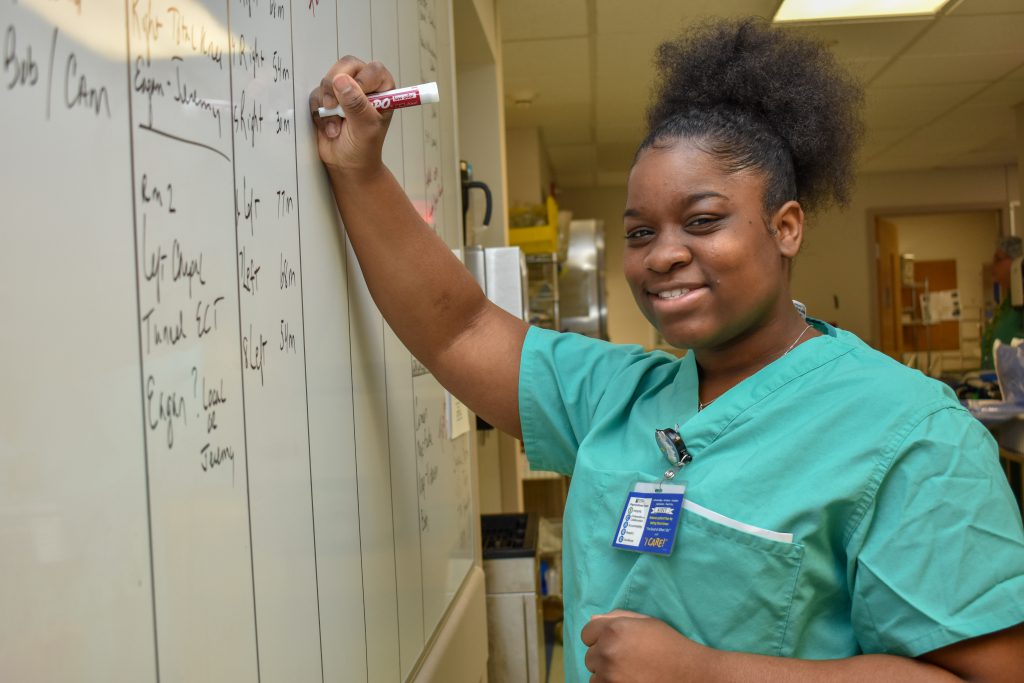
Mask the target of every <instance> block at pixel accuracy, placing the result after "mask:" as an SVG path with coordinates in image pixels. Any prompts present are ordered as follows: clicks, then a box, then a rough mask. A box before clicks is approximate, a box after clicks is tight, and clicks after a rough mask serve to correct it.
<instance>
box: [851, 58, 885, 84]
mask: <svg viewBox="0 0 1024 683" xmlns="http://www.w3.org/2000/svg"><path fill="white" fill-rule="evenodd" d="M840 61H841V62H842V64H843V66H845V67H846V68H847V69H849V71H850V73H852V74H853V75H854V77H855V78H856V79H857V80H858V81H860V82H861V83H870V82H871V80H872V79H873V78H875V76H877V75H878V74H879V73H881V71H882V69H883V68H884V67H885V65H886V64H888V63H889V61H890V59H889V58H888V57H869V58H866V59H843V60H840Z"/></svg>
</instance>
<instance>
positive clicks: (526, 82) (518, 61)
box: [503, 38, 590, 104]
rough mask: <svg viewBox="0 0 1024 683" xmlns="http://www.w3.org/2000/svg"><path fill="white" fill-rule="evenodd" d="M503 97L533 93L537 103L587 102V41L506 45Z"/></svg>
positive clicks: (526, 42)
mask: <svg viewBox="0 0 1024 683" xmlns="http://www.w3.org/2000/svg"><path fill="white" fill-rule="evenodd" d="M503 47H504V49H503V61H504V65H503V75H504V80H505V93H506V96H512V97H518V96H519V95H520V94H525V93H532V94H533V95H534V96H535V103H537V104H541V103H543V104H564V103H571V102H587V101H589V100H590V51H589V48H588V41H587V39H586V38H569V39H566V40H531V41H520V42H514V43H505V44H504V46H503Z"/></svg>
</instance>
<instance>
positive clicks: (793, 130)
mask: <svg viewBox="0 0 1024 683" xmlns="http://www.w3.org/2000/svg"><path fill="white" fill-rule="evenodd" d="M655 62H656V65H657V69H658V82H657V85H656V87H655V96H654V100H653V101H652V103H651V105H650V107H649V108H648V111H647V124H648V128H649V131H650V134H651V135H652V136H654V137H655V138H659V137H660V138H664V137H667V136H668V135H672V134H673V133H671V132H669V131H673V130H674V131H676V132H675V134H676V135H679V134H680V133H679V132H678V131H679V130H680V128H679V126H678V125H671V123H670V122H671V120H672V119H673V118H676V119H678V118H680V117H683V118H692V119H701V117H704V118H705V119H706V120H704V121H700V122H698V125H696V126H684V129H687V130H694V131H701V132H700V135H703V136H711V137H714V136H715V133H714V130H715V128H716V124H715V123H714V122H713V121H712V119H714V120H722V119H723V118H725V119H731V120H734V121H735V122H736V123H737V125H738V126H739V127H740V128H741V129H742V128H743V127H744V125H745V124H743V123H742V121H741V120H745V121H748V122H751V121H756V122H758V123H757V124H754V125H753V126H747V127H753V128H764V129H766V130H768V131H770V135H769V136H776V137H777V138H778V140H779V141H780V142H781V144H782V145H783V146H784V148H785V151H787V152H788V154H789V157H790V158H791V160H792V166H793V171H792V173H793V175H794V178H795V182H796V191H797V198H799V200H800V201H801V203H803V204H804V205H805V206H806V207H808V208H812V207H814V206H821V205H827V204H829V203H831V202H832V201H835V202H838V203H840V204H845V203H846V202H847V201H848V200H849V194H850V191H851V188H852V184H853V183H852V178H853V170H854V163H855V154H856V150H857V147H858V145H859V143H860V140H861V138H862V136H863V124H862V123H861V120H860V109H861V105H862V103H863V91H862V89H861V87H860V85H859V83H857V81H856V80H855V79H854V78H853V77H852V76H851V75H850V74H849V73H848V72H847V71H846V70H845V69H844V68H843V67H842V66H841V65H840V64H839V63H838V62H837V60H836V59H835V57H834V56H833V55H832V53H831V52H830V51H829V49H828V48H827V46H825V45H824V44H823V43H821V42H818V41H815V40H811V39H809V38H807V37H804V36H802V35H800V34H799V33H797V32H796V31H794V30H793V29H791V28H779V27H775V26H772V25H771V24H770V23H768V22H767V21H765V20H763V19H758V18H745V19H715V20H708V21H704V22H702V23H699V24H697V25H695V26H694V27H692V28H691V29H690V30H689V31H687V32H686V33H684V34H683V35H682V36H680V37H679V38H678V39H676V40H673V41H670V42H667V43H664V44H662V45H661V46H660V47H659V48H658V51H657V53H656V56H655ZM709 127H710V128H709ZM709 130H710V133H709V132H708V131H709ZM659 131H661V132H660V133H659ZM684 134H685V133H684ZM752 135H753V136H754V137H756V138H758V139H759V140H761V141H762V142H756V141H754V140H751V144H755V145H762V146H763V139H764V138H765V134H764V131H763V130H762V131H755V132H754V133H752ZM726 137H727V138H729V137H732V136H731V135H727V136H726ZM712 142H713V144H714V146H715V147H716V148H720V147H721V146H722V143H723V142H728V141H727V140H717V139H716V140H712ZM645 144H646V145H647V146H649V145H650V144H651V143H650V142H647V143H645ZM726 146H728V145H726ZM642 148H643V147H642ZM741 156H743V157H744V158H747V157H749V156H750V150H745V151H743V152H741ZM755 156H756V155H755ZM764 170H769V169H764Z"/></svg>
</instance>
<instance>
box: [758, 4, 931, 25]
mask: <svg viewBox="0 0 1024 683" xmlns="http://www.w3.org/2000/svg"><path fill="white" fill-rule="evenodd" d="M948 1H949V0H783V3H782V5H780V6H779V10H778V11H777V12H776V13H775V19H774V21H778V22H794V21H851V20H864V19H897V18H901V17H928V16H932V15H934V14H935V13H936V12H938V11H939V10H940V9H942V7H943V5H945V4H946V3H947V2H948Z"/></svg>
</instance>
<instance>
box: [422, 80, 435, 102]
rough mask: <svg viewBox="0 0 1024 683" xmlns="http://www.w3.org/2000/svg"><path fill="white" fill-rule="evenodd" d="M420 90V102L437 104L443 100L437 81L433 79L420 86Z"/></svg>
mask: <svg viewBox="0 0 1024 683" xmlns="http://www.w3.org/2000/svg"><path fill="white" fill-rule="evenodd" d="M418 89H419V91H420V102H422V103H423V104H435V103H437V102H440V101H441V96H440V95H439V94H438V92H437V83H435V82H433V81H431V82H430V83H424V84H423V85H421V86H418Z"/></svg>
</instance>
